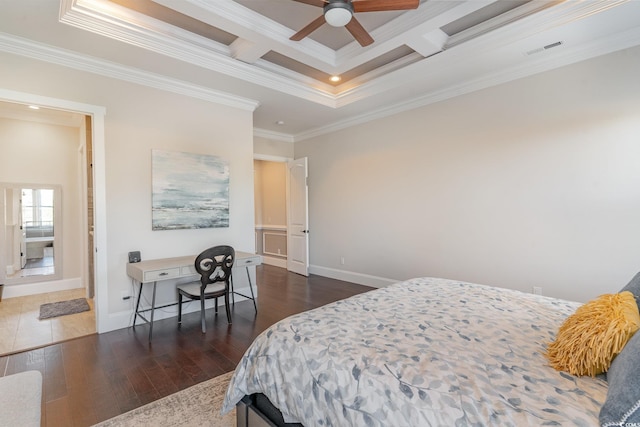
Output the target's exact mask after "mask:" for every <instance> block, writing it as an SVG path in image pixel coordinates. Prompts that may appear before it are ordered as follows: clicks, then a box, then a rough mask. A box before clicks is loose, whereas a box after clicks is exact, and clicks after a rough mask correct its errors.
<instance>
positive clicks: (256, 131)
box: [253, 128, 295, 143]
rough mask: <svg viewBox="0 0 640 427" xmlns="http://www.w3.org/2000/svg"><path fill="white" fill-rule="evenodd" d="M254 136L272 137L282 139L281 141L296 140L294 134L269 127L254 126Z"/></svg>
mask: <svg viewBox="0 0 640 427" xmlns="http://www.w3.org/2000/svg"><path fill="white" fill-rule="evenodd" d="M253 136H257V137H259V138H265V139H270V140H272V141H281V142H290V143H293V142H295V140H294V138H293V135H290V134H287V133H281V132H274V131H271V130H267V129H260V128H253Z"/></svg>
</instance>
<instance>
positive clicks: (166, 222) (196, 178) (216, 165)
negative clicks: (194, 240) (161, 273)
mask: <svg viewBox="0 0 640 427" xmlns="http://www.w3.org/2000/svg"><path fill="white" fill-rule="evenodd" d="M151 165H152V167H151V171H152V179H151V181H152V208H151V229H152V230H153V231H160V230H183V229H202V228H228V227H229V162H228V161H227V160H225V159H223V158H221V157H219V156H214V155H208V154H196V153H187V152H180V151H167V150H158V149H153V150H151Z"/></svg>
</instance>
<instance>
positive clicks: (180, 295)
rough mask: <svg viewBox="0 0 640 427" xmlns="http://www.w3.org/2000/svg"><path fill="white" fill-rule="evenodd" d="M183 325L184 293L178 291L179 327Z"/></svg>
mask: <svg viewBox="0 0 640 427" xmlns="http://www.w3.org/2000/svg"><path fill="white" fill-rule="evenodd" d="M180 326H182V294H181V293H178V327H180Z"/></svg>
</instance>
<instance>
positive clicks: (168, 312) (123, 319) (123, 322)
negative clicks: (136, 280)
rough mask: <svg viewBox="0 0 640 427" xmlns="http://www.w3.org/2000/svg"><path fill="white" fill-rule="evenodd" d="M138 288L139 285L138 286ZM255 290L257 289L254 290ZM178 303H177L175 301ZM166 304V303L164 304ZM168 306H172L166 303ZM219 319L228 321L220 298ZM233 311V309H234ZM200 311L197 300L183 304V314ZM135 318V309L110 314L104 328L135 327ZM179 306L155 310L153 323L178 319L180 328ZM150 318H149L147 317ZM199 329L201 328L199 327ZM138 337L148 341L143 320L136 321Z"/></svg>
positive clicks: (207, 304) (210, 303) (207, 303)
mask: <svg viewBox="0 0 640 427" xmlns="http://www.w3.org/2000/svg"><path fill="white" fill-rule="evenodd" d="M136 286H137V285H136ZM254 289H255V288H254ZM238 291H240V292H243V293H249V286H246V287H245V288H241V289H238ZM246 299H247V298H245V297H242V296H240V295H236V296H235V300H236V303H237V302H241V301H244V300H246ZM132 301H133V303H134V304H135V300H133V299H132ZM174 302H177V301H174ZM163 304H165V303H163ZM166 304H170V302H169V303H166ZM213 304H214V301H213V300H208V301H205V309H209V308H212V307H213V306H214V305H213ZM218 307H219V310H218V318H221V319H222V321H223V322H226V321H227V318H226V315H225V314H224V310H225V308H224V298H220V300H219V301H218ZM146 308H148V307H146V306H145V307H142V306H141V307H140V309H141V310H144V309H146ZM232 310H233V309H232ZM198 311H200V303H199V302H198V301H197V300H193V301H188V302H186V301H185V302H184V303H183V304H182V314H183V315H184V314H188V313H193V312H198ZM133 316H134V310H133V308H132V309H131V310H125V311H119V312H117V313H110V314H109V315H108V316H107V318H106V320H105V322H104V327H105V329H106V330H107V331H115V330H116V329H124V328H129V327H131V325H133ZM220 316H222V317H220ZM177 317H178V306H177V305H175V306H169V307H163V308H157V309H155V310H154V312H153V321H154V322H157V321H158V320H163V319H171V318H176V327H178V320H177ZM147 318H148V316H147ZM232 319H233V313H232ZM206 321H207V322H210V321H212V318H211V315H210V314H209V313H207V315H206ZM207 325H209V323H207ZM198 329H199V326H198ZM134 333H135V334H136V335H138V334H139V335H140V337H142V338H144V339H147V337H148V336H149V325H147V324H146V323H144V321H142V320H141V319H138V320H137V321H136V330H135V332H134Z"/></svg>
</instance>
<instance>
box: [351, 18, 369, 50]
mask: <svg viewBox="0 0 640 427" xmlns="http://www.w3.org/2000/svg"><path fill="white" fill-rule="evenodd" d="M345 28H346V29H347V30H348V31H349V32H350V33H351V35H352V36H353V38H355V39H356V40H357V42H358V43H360V45H361V46H362V47H365V46H369V45H370V44H371V43H373V38H372V37H371V36H370V35H369V33H368V32H367V30H365V29H364V27H363V26H362V25H361V24H360V22H359V21H358V20H357V19H356V17H355V16H354V17H352V18H351V21H349V23H348V24H347V25H345Z"/></svg>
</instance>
